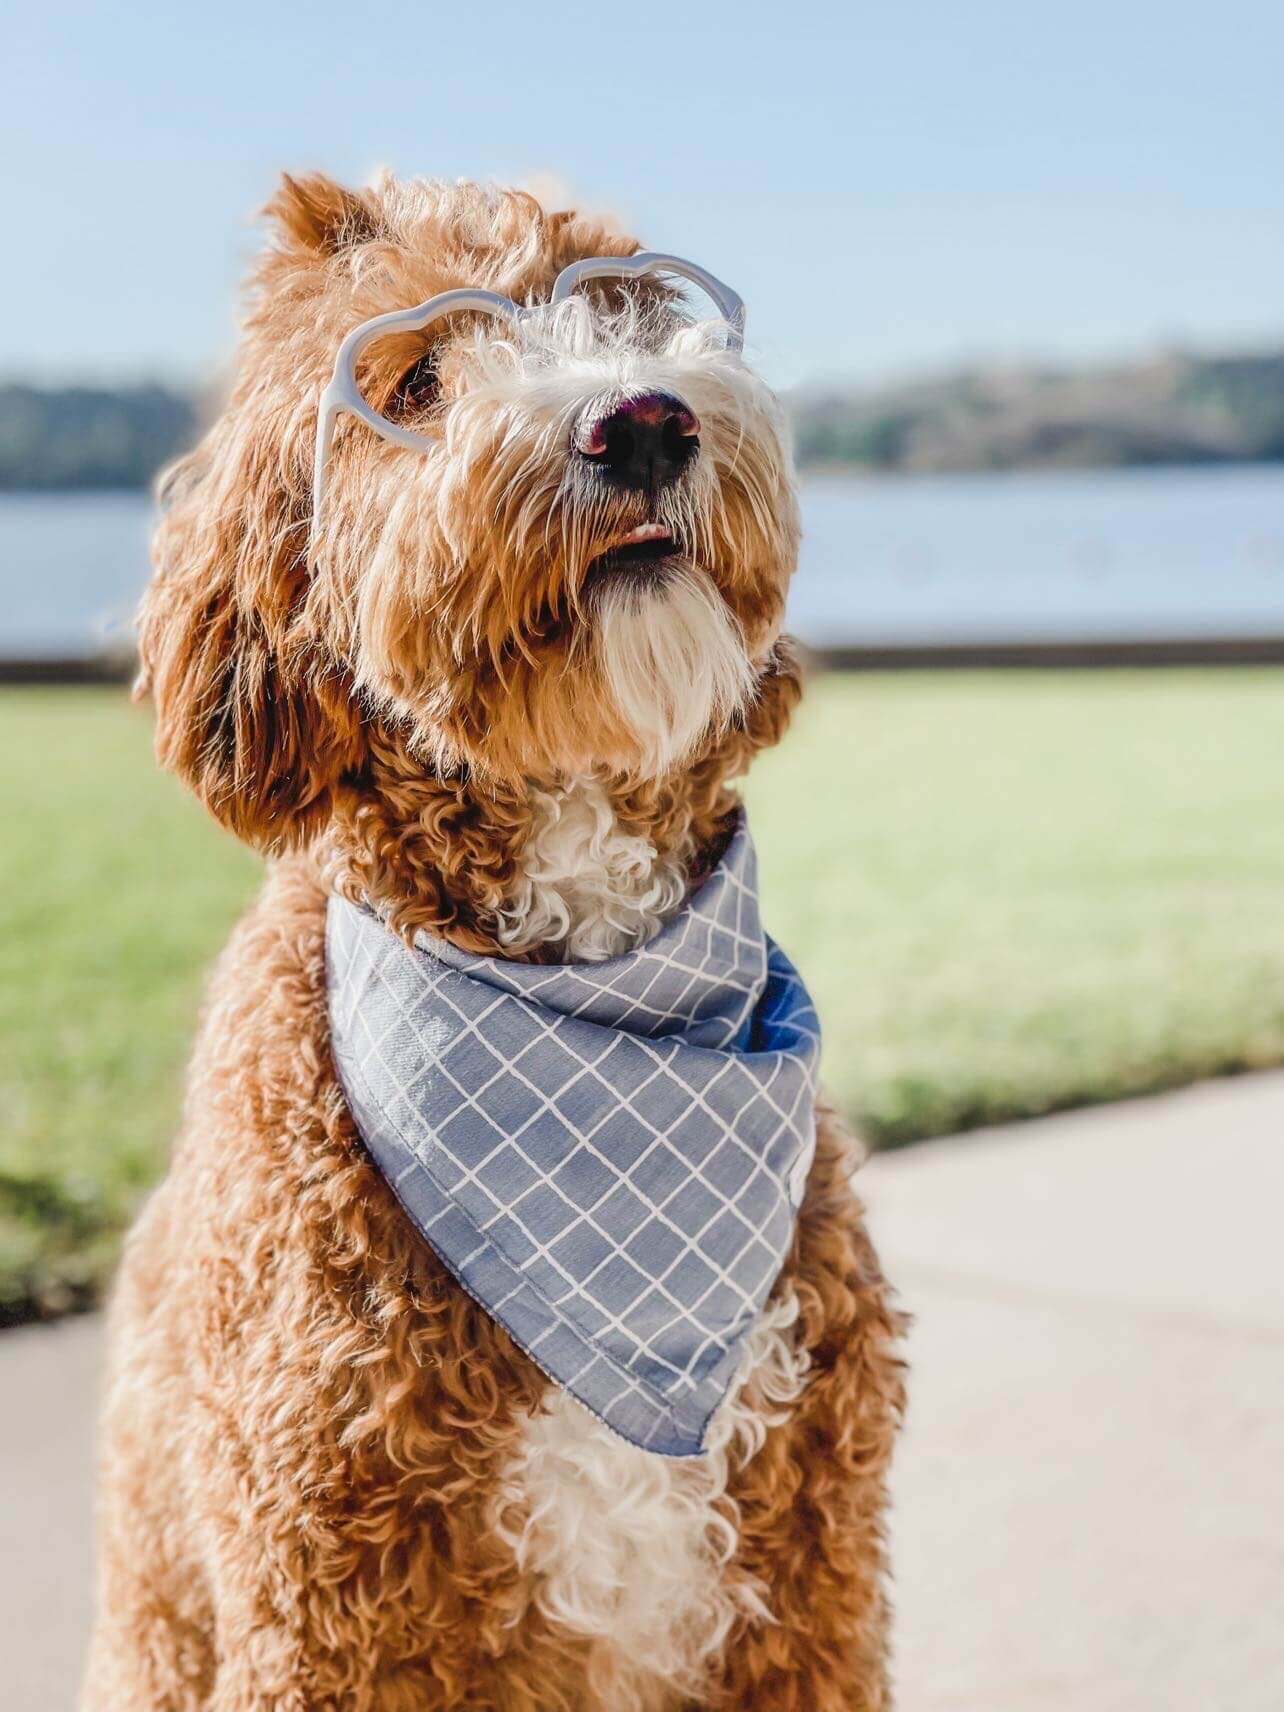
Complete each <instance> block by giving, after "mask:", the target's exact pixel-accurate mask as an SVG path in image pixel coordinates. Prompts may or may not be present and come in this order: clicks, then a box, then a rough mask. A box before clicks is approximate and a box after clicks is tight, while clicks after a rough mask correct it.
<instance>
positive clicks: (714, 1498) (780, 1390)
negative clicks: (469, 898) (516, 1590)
mask: <svg viewBox="0 0 1284 1712" xmlns="http://www.w3.org/2000/svg"><path fill="white" fill-rule="evenodd" d="M534 806H535V818H534V826H533V830H532V834H531V837H530V839H529V841H528V844H527V847H526V851H525V858H524V863H523V872H522V875H521V879H520V881H519V883H518V885H517V887H516V888H515V889H514V892H513V894H512V896H511V898H510V901H509V905H508V908H507V909H506V911H505V913H504V916H503V920H502V924H501V932H500V937H501V939H502V940H503V941H504V942H505V943H508V944H514V945H518V944H520V945H529V944H531V943H532V942H533V941H536V940H538V941H541V942H544V943H549V944H554V945H556V947H557V948H558V952H559V955H560V956H561V957H563V958H565V959H566V960H568V961H577V962H597V961H601V960H604V959H606V958H609V957H615V956H618V955H620V954H622V953H624V952H626V951H628V950H630V949H632V948H633V947H634V946H636V945H638V944H640V943H642V942H643V941H644V940H646V939H648V938H650V937H651V936H652V935H653V934H654V933H655V932H656V931H657V930H658V928H659V927H660V926H661V925H662V924H663V923H664V921H665V920H666V918H667V917H669V916H671V915H672V914H673V912H674V911H676V910H677V909H678V908H679V907H680V905H681V904H682V902H683V898H684V895H685V892H686V878H685V869H684V866H683V863H682V861H681V860H680V859H679V857H678V856H676V855H675V856H672V857H660V856H658V855H657V853H656V851H655V849H654V848H653V847H652V846H651V845H650V844H649V843H648V842H647V841H646V840H645V839H642V838H639V837H636V836H633V835H630V834H629V833H627V832H626V831H624V830H623V829H622V828H621V827H620V826H619V825H618V823H617V821H616V819H615V817H614V814H613V812H612V809H611V806H610V803H609V800H608V799H607V797H606V795H605V793H604V792H602V791H601V789H600V788H599V787H596V786H594V785H592V784H588V783H586V784H583V785H580V786H577V787H574V788H572V789H570V790H568V791H566V792H564V793H558V794H553V793H545V794H541V795H540V796H539V797H538V798H537V799H536V802H535V805H534ZM795 1316H796V1307H795V1304H794V1301H793V1297H792V1294H791V1293H789V1292H784V1293H783V1294H782V1295H781V1296H780V1297H778V1299H777V1301H776V1303H775V1304H774V1305H773V1306H772V1307H770V1308H769V1309H768V1310H767V1311H766V1312H764V1314H763V1315H762V1316H761V1319H760V1321H759V1324H758V1325H757V1327H756V1328H755V1330H754V1332H753V1334H752V1335H751V1338H750V1340H749V1345H748V1347H747V1348H746V1350H745V1354H744V1359H743V1365H742V1370H741V1374H740V1377H739V1380H738V1382H737V1384H736V1385H735V1386H733V1388H732V1390H731V1392H730V1393H729V1395H728V1397H727V1399H726V1402H725V1404H724V1406H723V1408H722V1410H721V1411H720V1412H719V1416H718V1418H717V1419H716V1420H715V1422H714V1424H713V1427H712V1429H711V1432H710V1440H709V1444H710V1448H709V1453H708V1454H707V1455H706V1456H704V1457H701V1458H695V1459H691V1460H674V1459H672V1458H667V1457H663V1456H657V1455H655V1454H653V1453H651V1452H648V1451H644V1450H639V1449H637V1448H636V1447H635V1446H633V1445H630V1444H628V1443H626V1442H625V1441H624V1440H623V1439H621V1438H619V1437H617V1436H616V1435H615V1434H614V1433H612V1432H611V1431H609V1429H607V1428H606V1427H605V1426H603V1425H602V1424H601V1423H600V1422H599V1421H598V1420H597V1419H596V1418H595V1417H594V1416H593V1415H591V1414H590V1413H589V1412H588V1411H587V1410H586V1409H584V1408H582V1407H581V1406H580V1405H579V1404H578V1403H577V1402H575V1401H574V1400H573V1399H572V1398H570V1397H568V1396H566V1395H565V1394H564V1393H561V1392H557V1391H553V1392H551V1393H550V1396H549V1399H548V1402H547V1405H546V1408H545V1410H544V1412H543V1413H542V1414H541V1415H539V1416H538V1417H536V1418H533V1419H532V1420H531V1421H530V1422H529V1424H528V1427H527V1430H526V1434H525V1437H524V1441H523V1444H522V1446H521V1449H520V1451H519V1453H518V1455H517V1456H516V1458H515V1459H514V1461H513V1463H512V1465H511V1466H510V1468H509V1469H508V1471H507V1473H506V1476H505V1479H504V1482H503V1487H502V1491H501V1493H500V1496H499V1504H498V1509H497V1513H496V1526H497V1529H498V1531H499V1533H500V1534H501V1536H502V1537H503V1538H505V1539H506V1540H507V1541H508V1543H509V1545H510V1547H511V1549H512V1551H513V1552H514V1555H515V1557H516V1558H517V1561H518V1563H519V1565H520V1566H521V1567H522V1568H523V1569H524V1570H525V1571H526V1572H527V1573H528V1574H529V1575H530V1576H531V1578H532V1598H533V1600H534V1601H535V1602H536V1603H537V1604H538V1605H539V1606H540V1607H541V1609H542V1610H543V1612H544V1614H545V1615H546V1616H547V1617H548V1618H549V1619H550V1620H551V1621H553V1622H554V1623H556V1624H558V1625H559V1626H561V1627H564V1628H566V1629H568V1630H571V1631H573V1632H574V1633H576V1634H579V1635H582V1636H585V1637H588V1638H590V1639H591V1640H592V1641H593V1642H594V1643H595V1646H594V1670H595V1672H596V1674H597V1676H598V1678H599V1683H598V1687H599V1689H600V1692H601V1694H602V1695H603V1697H604V1703H608V1704H610V1705H612V1706H613V1707H615V1708H617V1709H618V1712H630V1709H634V1708H635V1709H637V1712H650V1709H651V1708H658V1707H662V1706H666V1705H668V1704H669V1703H670V1701H671V1699H672V1697H673V1696H674V1695H679V1696H680V1695H685V1694H691V1693H694V1692H696V1691H698V1687H699V1681H700V1677H701V1673H702V1671H703V1670H704V1669H705V1668H706V1667H707V1665H708V1664H709V1663H710V1662H711V1661H712V1660H713V1659H714V1658H715V1657H716V1656H717V1654H718V1653H719V1652H720V1651H721V1649H722V1646H723V1644H724V1642H725V1640H726V1636H727V1634H728V1632H729V1630H730V1628H731V1626H732V1624H733V1623H734V1621H735V1619H736V1617H737V1615H738V1614H739V1613H740V1612H741V1611H742V1610H743V1609H744V1608H745V1606H746V1604H748V1605H750V1606H754V1605H755V1604H756V1602H757V1601H759V1600H760V1598H761V1594H760V1592H759V1591H758V1590H756V1589H754V1588H753V1587H752V1586H748V1585H746V1584H743V1583H741V1584H739V1585H738V1586H737V1585H733V1582H732V1579H731V1577H730V1576H729V1575H728V1573H727V1566H728V1564H729V1563H730V1561H731V1558H732V1556H733V1554H734V1550H735V1528H734V1524H733V1522H732V1520H731V1516H732V1514H733V1512H732V1511H731V1510H730V1509H729V1507H728V1506H727V1505H726V1503H725V1493H726V1486H727V1479H728V1474H729V1471H730V1467H731V1465H732V1463H733V1461H734V1460H735V1459H736V1458H738V1457H740V1458H742V1457H744V1456H746V1455H751V1454H753V1452H754V1451H755V1450H756V1449H757V1447H758V1446H759V1445H760V1443H761V1441H762V1438H763V1436H764V1435H765V1432H766V1430H767V1426H768V1424H769V1422H770V1421H771V1420H773V1419H779V1418H782V1416H783V1414H784V1413H787V1411H788V1408H789V1406H790V1405H791V1404H792V1402H793V1401H794V1400H795V1399H796V1397H797V1395H798V1393H799V1391H800V1390H801V1387H802V1385H803V1383H804V1377H805V1370H806V1361H805V1358H804V1357H802V1356H800V1355H799V1354H798V1352H797V1349H796V1343H795V1339H794V1331H793V1322H794V1319H795Z"/></svg>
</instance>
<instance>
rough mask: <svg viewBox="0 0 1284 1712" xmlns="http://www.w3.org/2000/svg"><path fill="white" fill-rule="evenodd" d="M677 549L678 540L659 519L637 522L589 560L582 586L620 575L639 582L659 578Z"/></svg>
mask: <svg viewBox="0 0 1284 1712" xmlns="http://www.w3.org/2000/svg"><path fill="white" fill-rule="evenodd" d="M678 553H679V547H678V543H677V542H676V541H675V540H674V538H673V536H672V535H671V534H670V533H669V531H668V530H667V529H666V528H665V527H664V525H663V524H662V523H639V524H638V526H637V527H636V528H635V529H630V530H628V531H627V532H626V533H625V534H623V535H620V536H619V537H617V539H616V540H614V541H612V543H611V545H610V546H609V547H607V548H606V550H605V551H604V552H601V553H598V554H597V555H596V557H595V558H592V559H590V560H589V566H588V571H587V574H586V576H585V587H586V588H589V589H592V588H595V587H598V586H599V585H600V584H602V583H604V582H608V581H610V580H612V579H613V578H615V577H623V576H627V577H629V578H631V579H633V580H635V581H636V582H638V583H639V584H642V585H645V584H647V583H654V582H659V581H660V580H662V578H663V576H664V571H665V567H666V565H668V564H669V563H670V562H671V561H672V560H673V559H675V558H676V557H677V556H678Z"/></svg>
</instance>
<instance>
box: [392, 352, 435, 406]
mask: <svg viewBox="0 0 1284 1712" xmlns="http://www.w3.org/2000/svg"><path fill="white" fill-rule="evenodd" d="M437 394H438V378H437V358H436V356H435V355H434V353H433V352H432V351H427V352H425V354H424V355H423V356H422V357H420V358H419V360H418V362H415V363H412V364H411V366H410V367H409V368H408V369H407V370H406V372H405V374H403V375H402V377H401V379H400V380H399V381H398V382H397V390H396V391H395V393H394V394H393V407H394V409H396V410H399V411H407V412H409V411H413V410H427V409H428V407H429V405H432V404H435V403H436V402H437Z"/></svg>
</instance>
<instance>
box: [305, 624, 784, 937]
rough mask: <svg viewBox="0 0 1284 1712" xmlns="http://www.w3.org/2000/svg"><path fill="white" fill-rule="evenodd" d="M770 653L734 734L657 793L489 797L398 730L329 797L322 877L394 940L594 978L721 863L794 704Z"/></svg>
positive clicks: (375, 737) (598, 781)
mask: <svg viewBox="0 0 1284 1712" xmlns="http://www.w3.org/2000/svg"><path fill="white" fill-rule="evenodd" d="M799 687H800V686H799V677H798V671H797V667H796V665H795V663H794V661H793V658H792V656H791V655H790V653H789V652H788V650H787V649H786V648H783V647H782V648H780V649H778V650H777V651H776V653H775V654H774V655H773V657H772V660H771V662H770V664H769V666H768V668H767V670H765V671H764V673H763V675H762V677H761V679H760V681H759V687H758V694H757V696H756V698H755V700H754V702H753V703H752V705H751V706H750V707H749V708H748V709H747V710H746V713H745V715H744V717H743V719H742V720H740V721H739V722H737V723H736V725H734V726H733V727H732V728H730V729H729V730H727V731H724V732H722V733H721V734H720V735H717V736H711V737H710V738H709V740H708V741H707V743H706V744H705V745H704V747H703V748H702V749H701V750H700V751H699V753H698V754H696V755H695V756H694V757H692V759H691V760H690V761H689V762H687V763H686V764H685V765H683V766H681V767H678V768H675V769H674V770H673V771H672V772H670V773H668V774H666V775H665V776H664V777H662V778H659V779H647V780H642V781H639V780H630V779H624V778H612V777H609V776H605V775H602V776H598V775H593V776H590V777H576V778H567V779H561V780H541V781H538V782H535V783H531V782H526V783H522V784H499V783H496V782H494V781H483V780H480V779H478V778H477V777H475V776H473V775H471V774H469V773H467V772H461V773H458V774H451V775H449V776H443V775H441V774H438V773H435V772H433V771H432V770H431V769H430V768H425V765H424V761H423V758H422V756H420V755H417V754H416V753H415V752H414V751H413V750H412V749H411V748H410V747H409V746H408V745H407V743H406V742H405V740H404V738H403V737H402V736H401V735H400V734H399V732H398V731H397V729H396V728H395V727H381V726H379V727H373V728H372V729H371V730H370V731H369V732H368V757H369V758H368V762H367V765H366V766H365V767H363V768H362V770H361V772H360V774H359V775H356V776H353V777H352V778H351V779H349V780H348V781H347V782H346V783H345V784H344V786H343V787H342V788H341V789H340V790H339V791H338V792H337V793H336V797H335V800H334V806H333V818H332V820H331V824H330V833H329V839H328V844H329V851H328V861H327V868H328V870H329V878H330V882H331V884H332V885H334V886H335V887H336V889H338V890H340V891H341V892H342V893H343V894H344V895H346V896H348V897H352V898H364V899H368V900H369V901H370V902H371V903H373V904H374V905H375V907H376V908H377V909H379V910H380V911H381V912H382V913H384V914H385V915H386V917H387V919H388V921H389V925H390V926H392V927H393V928H394V929H395V930H396V931H397V932H400V933H403V934H406V935H409V934H412V933H414V932H416V931H419V930H423V931H425V932H428V933H431V934H436V935H440V936H441V937H442V938H445V939H448V940H450V941H451V942H452V943H453V944H456V945H459V946H460V947H462V948H463V949H465V950H469V951H476V952H480V953H483V954H485V953H490V954H499V955H503V956H507V957H523V958H530V959H533V960H536V961H540V962H551V961H562V960H568V961H586V962H591V961H595V960H598V959H601V958H605V957H611V956H615V955H617V954H618V953H620V952H622V951H626V950H628V949H630V948H631V947H632V946H634V945H637V944H640V943H641V942H642V941H644V940H645V939H647V938H649V937H650V936H651V935H652V934H653V933H654V932H655V931H656V929H657V928H658V927H659V926H660V924H661V923H662V922H663V921H664V920H665V919H666V917H668V916H670V915H671V914H672V913H673V911H674V910H676V909H677V908H678V907H679V905H680V904H681V903H682V901H683V899H684V897H685V896H686V895H687V893H688V892H689V891H690V889H691V887H692V886H693V885H694V884H696V883H698V881H699V880H701V879H702V878H703V877H704V876H705V874H707V873H708V872H709V871H710V870H711V869H712V867H713V866H714V864H715V863H716V862H717V860H718V858H719V857H720V856H721V854H722V851H723V849H724V848H725V846H726V842H727V839H728V838H729V837H730V834H731V831H732V827H733V825H734V821H735V816H736V813H737V810H738V807H739V797H738V795H737V794H736V792H735V791H734V790H733V789H732V788H731V781H732V780H734V779H737V778H739V777H740V776H741V775H742V774H743V773H744V772H745V770H746V768H747V766H748V764H749V761H750V759H751V758H752V757H753V755H754V754H756V753H757V751H758V750H759V749H761V748H763V747H764V746H766V745H768V744H771V743H774V742H776V741H777V740H778V739H779V737H780V735H781V733H782V732H783V730H784V728H785V725H786V724H787V723H788V719H789V715H790V713H791V712H792V710H793V707H794V705H795V703H796V701H797V698H798V693H799Z"/></svg>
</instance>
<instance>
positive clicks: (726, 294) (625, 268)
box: [312, 250, 745, 531]
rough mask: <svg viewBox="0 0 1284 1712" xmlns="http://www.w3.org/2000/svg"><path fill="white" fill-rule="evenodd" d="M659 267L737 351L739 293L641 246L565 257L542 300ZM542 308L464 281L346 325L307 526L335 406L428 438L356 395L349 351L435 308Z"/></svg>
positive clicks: (375, 424)
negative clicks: (708, 312)
mask: <svg viewBox="0 0 1284 1712" xmlns="http://www.w3.org/2000/svg"><path fill="white" fill-rule="evenodd" d="M663 273H668V274H677V275H678V276H679V277H680V278H682V279H686V280H690V282H691V283H692V284H693V285H698V286H699V287H700V288H701V290H703V291H705V292H707V293H708V295H709V296H710V297H711V298H712V299H713V301H714V303H715V304H716V305H717V309H718V313H719V315H720V316H721V318H722V319H723V320H724V321H725V322H726V323H727V327H728V347H729V348H730V349H731V350H737V351H738V350H740V349H741V348H742V347H743V345H744V330H745V306H744V303H743V301H742V299H741V298H740V297H739V296H737V294H736V293H735V292H734V291H732V289H731V287H730V286H728V285H724V284H723V283H722V281H721V280H720V279H716V278H715V277H714V275H713V274H711V273H709V272H707V271H706V270H705V269H704V268H702V267H698V266H697V265H696V264H695V262H687V261H683V260H682V259H681V258H680V257H679V256H664V255H658V254H656V253H655V252H654V251H651V250H642V251H640V252H639V253H638V254H637V255H632V256H589V257H587V258H586V259H585V260H583V261H578V262H572V263H571V265H570V266H569V267H566V268H563V269H562V271H561V273H559V274H558V276H557V279H556V280H555V282H554V284H553V295H552V298H551V299H550V302H551V303H553V304H557V303H562V302H564V301H565V300H566V299H567V298H568V297H570V296H571V294H572V293H573V292H574V291H576V290H577V289H578V287H579V286H581V285H582V284H583V283H584V281H585V280H588V279H604V278H617V279H640V278H642V276H643V275H645V274H663ZM546 307H547V305H544V304H530V305H524V304H520V303H514V302H513V300H512V298H511V297H503V296H501V295H500V293H499V292H496V291H482V290H480V289H477V290H474V289H470V288H468V287H465V288H464V289H462V290H460V291H441V292H438V294H437V296H436V297H430V298H429V299H428V301H427V302H426V303H421V304H419V305H418V307H417V308H414V309H394V310H393V311H392V312H391V313H390V314H388V315H376V316H375V317H374V318H373V319H372V320H370V321H363V322H362V323H361V325H360V326H359V327H354V328H353V330H352V332H351V333H349V334H348V336H347V338H346V339H345V340H344V341H343V343H342V344H341V345H340V346H339V351H338V355H337V356H336V357H335V359H334V373H333V374H332V375H331V377H330V382H329V385H328V386H327V387H326V389H325V391H324V392H323V393H322V394H321V403H320V411H319V414H318V416H317V439H316V457H315V459H314V461H313V466H312V527H313V530H314V531H315V529H316V527H317V524H318V522H319V521H320V517H321V505H322V501H323V499H324V497H325V471H326V464H327V462H328V460H329V456H330V445H331V442H332V441H333V439H334V426H335V420H336V418H337V417H338V415H339V412H340V411H342V410H347V411H350V412H351V414H352V415H353V416H357V417H359V418H360V419H361V421H362V422H364V423H365V424H366V426H367V427H368V428H373V429H374V431H375V433H376V434H380V435H382V436H383V438H384V439H385V440H391V441H392V443H393V444H394V445H396V446H410V447H414V448H416V449H418V450H420V451H424V450H426V449H427V448H428V447H430V446H432V445H433V444H434V442H433V441H432V440H431V439H430V438H429V437H428V436H427V435H426V434H416V433H415V431H414V429H413V428H407V427H405V426H404V424H402V423H400V422H394V421H392V420H391V419H390V418H389V417H387V416H384V415H382V414H381V413H380V412H379V411H377V410H375V409H374V408H373V407H372V406H371V405H370V404H369V403H368V402H367V400H366V399H365V398H364V397H363V396H362V394H361V389H360V388H359V387H358V385H357V377H356V364H357V358H358V357H359V356H360V355H361V353H362V351H364V350H365V349H366V347H367V346H368V345H371V344H373V343H374V341H375V340H376V339H382V338H385V337H386V336H387V335H388V334H389V333H418V332H422V331H423V329H424V328H425V327H427V326H429V325H430V324H431V323H432V322H433V321H437V320H439V319H440V318H441V317H442V316H443V315H451V314H454V313H455V312H456V311H457V310H474V311H475V310H481V311H482V312H483V313H484V314H489V315H500V316H503V317H504V318H505V319H507V320H509V321H512V322H513V323H514V324H516V323H518V322H520V321H521V320H522V319H523V318H524V317H525V316H527V315H530V314H533V313H534V312H536V311H537V310H539V309H543V308H546Z"/></svg>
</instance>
